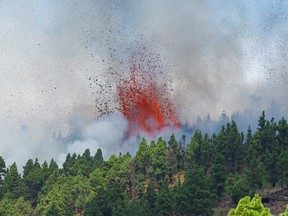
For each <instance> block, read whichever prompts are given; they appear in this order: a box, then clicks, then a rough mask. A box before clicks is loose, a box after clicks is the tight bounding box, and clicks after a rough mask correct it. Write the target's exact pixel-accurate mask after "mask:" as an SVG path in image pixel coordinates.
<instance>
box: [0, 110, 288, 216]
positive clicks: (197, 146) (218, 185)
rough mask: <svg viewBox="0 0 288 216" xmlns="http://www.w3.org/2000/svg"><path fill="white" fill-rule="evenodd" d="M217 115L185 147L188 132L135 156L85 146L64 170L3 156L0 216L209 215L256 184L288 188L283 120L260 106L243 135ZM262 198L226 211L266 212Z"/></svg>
mask: <svg viewBox="0 0 288 216" xmlns="http://www.w3.org/2000/svg"><path fill="white" fill-rule="evenodd" d="M221 119H222V121H223V123H225V124H226V125H223V127H222V128H221V130H220V132H219V133H217V134H216V133H215V134H213V135H212V136H208V134H205V135H204V136H202V133H201V131H199V130H196V132H195V133H194V134H193V136H192V138H191V141H190V142H189V143H188V144H187V148H186V143H185V141H186V136H185V135H183V136H182V139H180V141H177V140H176V137H175V135H174V134H172V135H171V136H170V138H169V140H168V142H167V144H166V141H165V140H163V139H162V138H161V137H160V138H159V139H158V140H157V143H155V142H154V141H151V143H150V145H148V143H147V141H146V140H145V139H144V138H143V139H142V140H141V142H140V144H139V148H138V149H137V151H136V155H135V156H134V157H132V156H131V155H130V154H129V153H126V154H121V153H120V154H119V155H118V156H116V155H111V157H110V158H109V159H108V160H104V159H103V155H102V150H101V149H98V150H97V152H96V154H95V155H94V156H91V154H90V150H89V149H86V150H85V151H84V152H83V154H82V155H80V154H78V155H76V154H68V155H67V157H66V160H65V162H64V163H63V168H59V167H58V164H57V163H56V162H55V161H54V160H53V159H52V160H51V161H50V163H49V164H48V163H47V162H46V161H44V162H43V164H42V165H40V164H39V162H38V160H37V159H36V160H34V161H33V160H32V159H29V160H28V161H27V163H26V164H25V166H24V167H23V176H21V174H20V173H19V172H18V169H17V165H16V163H13V164H12V165H11V166H10V167H9V168H8V169H6V164H5V161H4V159H3V158H2V157H1V156H0V215H31V214H32V215H61V216H62V215H83V214H84V215H103V216H104V215H105V216H111V215H119V216H121V215H125V216H126V215H127V216H130V215H131V216H132V215H139V216H141V215H181V216H182V215H195V216H196V215H212V213H213V208H212V207H213V202H214V201H215V198H217V199H222V198H223V197H226V196H227V198H231V199H232V201H233V202H234V203H235V204H236V203H237V202H238V201H239V199H241V198H242V197H245V196H247V195H251V194H254V192H255V191H256V189H261V188H267V187H274V186H280V187H285V186H287V185H288V166H287V164H288V148H287V146H288V124H287V121H286V120H285V119H284V118H282V119H281V120H280V121H279V122H278V123H276V122H275V121H274V119H273V118H272V119H271V120H266V117H265V113H264V112H263V113H262V116H261V117H260V118H259V121H258V129H257V131H255V133H252V130H251V128H248V131H247V138H246V140H245V141H244V135H243V133H241V132H240V131H238V127H237V125H236V122H234V121H231V122H228V119H227V116H226V114H225V113H223V114H222V117H221ZM227 122H228V123H227ZM177 175H178V183H177V177H176V176H177ZM180 178H181V181H180ZM183 180H184V183H183ZM259 200H260V199H259V197H257V196H255V197H254V198H253V199H252V201H250V200H248V198H245V199H243V200H241V201H240V202H239V205H238V207H237V208H236V209H234V210H231V215H235V214H236V215H243V214H242V213H239V212H241V211H246V212H247V214H248V213H249V214H250V215H253V214H254V215H261V214H263V215H269V214H268V213H267V209H265V208H264V210H263V205H262V204H261V200H260V202H259ZM261 209H262V210H261ZM31 212H33V213H31ZM251 212H252V213H251ZM255 212H256V213H255ZM259 212H260V213H259ZM261 212H263V213H261ZM287 212H288V210H286V212H285V213H283V215H287V214H288V213H287Z"/></svg>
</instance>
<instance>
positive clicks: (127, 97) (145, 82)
mask: <svg viewBox="0 0 288 216" xmlns="http://www.w3.org/2000/svg"><path fill="white" fill-rule="evenodd" d="M138 72H141V67H140V66H139V67H136V66H135V64H134V65H133V67H132V68H131V72H130V78H129V79H127V80H123V81H122V83H120V85H118V87H117V90H118V95H119V99H120V111H121V112H122V114H123V115H124V116H125V117H126V118H127V119H128V121H129V124H130V126H129V127H130V128H129V129H130V130H129V131H130V133H131V131H132V133H135V132H136V131H137V130H142V131H145V132H148V133H153V132H156V131H159V130H161V129H163V128H164V127H166V126H168V125H169V126H174V127H176V128H178V127H179V126H180V123H179V121H178V119H177V117H176V115H175V110H174V106H173V104H172V101H171V99H170V98H169V94H168V91H167V89H166V88H165V87H164V86H160V85H158V84H157V82H156V80H155V79H156V77H151V76H150V75H148V74H145V73H141V74H140V75H138Z"/></svg>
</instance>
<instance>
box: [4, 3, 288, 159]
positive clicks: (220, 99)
mask: <svg viewBox="0 0 288 216" xmlns="http://www.w3.org/2000/svg"><path fill="white" fill-rule="evenodd" d="M287 4H288V3H287V2H285V1H280V0H279V1H273V2H270V1H261V2H257V3H251V1H248V0H247V1H242V2H241V3H238V2H231V1H205V0H204V1H181V2H180V1H179V2H178V1H165V3H163V1H154V0H148V1H132V0H131V1H97V2H95V1H92V0H88V1H85V2H83V3H79V2H78V1H74V0H69V1H68V0H67V1H61V2H59V1H49V3H47V2H46V3H45V2H44V1H40V2H38V3H37V4H32V3H22V2H18V3H17V4H15V3H13V2H12V1H9V2H8V1H1V2H0V6H1V7H0V14H1V16H0V24H1V28H2V29H1V31H0V38H1V49H0V53H1V56H2V57H3V58H1V59H0V70H1V79H0V94H1V115H0V120H1V122H3V124H2V125H1V128H0V133H1V134H0V135H1V136H0V143H1V148H0V154H1V155H3V157H4V158H5V160H6V161H7V162H8V163H11V162H12V161H17V162H19V164H23V163H24V162H25V161H26V160H27V159H28V158H31V157H38V158H39V159H40V160H44V159H45V160H50V158H52V157H54V158H56V159H58V158H63V157H64V155H65V154H67V153H68V152H72V151H76V153H82V152H81V151H82V150H83V148H84V146H89V147H90V148H91V152H93V151H94V152H95V151H96V149H97V148H98V147H102V149H103V150H104V151H106V156H108V155H110V154H111V153H117V152H119V151H126V150H127V151H130V150H131V149H133V148H132V147H131V143H133V142H132V141H131V140H130V141H129V142H128V141H127V142H126V144H125V143H124V144H123V139H124V138H123V137H125V134H126V133H127V128H129V123H128V122H127V119H125V118H123V116H121V115H119V113H118V114H114V113H115V112H117V110H118V109H119V107H120V101H119V97H118V94H117V86H119V84H121V80H123V79H124V80H128V79H129V75H130V68H131V59H133V56H135V55H134V54H135V52H136V53H137V52H138V51H139V49H141V48H143V47H146V48H147V50H148V52H149V54H148V58H147V59H146V60H145V61H150V63H149V64H146V65H150V66H152V67H153V68H154V72H153V73H154V74H157V77H159V80H160V82H162V83H160V86H161V85H163V84H164V83H167V88H169V89H168V90H169V91H168V93H169V95H170V97H171V102H172V103H173V104H174V105H173V106H174V107H175V115H176V116H177V117H178V118H179V121H180V122H181V123H182V124H185V123H186V122H188V123H189V124H190V125H193V124H196V125H198V126H199V127H204V128H206V130H207V131H213V130H215V129H217V128H218V119H219V116H220V114H221V113H222V112H223V110H225V113H226V116H225V115H222V117H221V119H220V122H225V121H227V116H231V115H232V114H233V113H237V112H239V114H238V115H234V116H233V118H236V120H238V121H239V122H241V129H243V130H244V129H245V130H246V128H245V127H246V125H249V122H250V121H251V122H255V119H257V118H258V116H259V115H260V114H261V111H262V110H264V109H266V110H267V109H268V111H269V113H270V116H271V115H274V116H276V118H279V117H280V116H282V115H284V114H285V113H287V100H286V92H287V76H286V74H287V73H286V65H287V53H288V52H287V40H286V38H287V23H286V22H287V21H286V18H287V11H288V10H287ZM15 14H17V16H15ZM19 35H22V36H21V37H20V36H19ZM151 62H152V64H151ZM120 78H121V79H120ZM23 83H25V85H23ZM171 89H173V91H172V90H171ZM273 100H274V102H273V103H272V101H273ZM95 106H96V107H95ZM103 113H104V114H105V115H103ZM208 113H209V114H210V118H207V117H206V116H207V114H208ZM106 114H108V117H107V115H106ZM198 115H199V116H200V117H201V118H197V116H198ZM98 116H101V118H100V119H98V120H97V118H98ZM252 118H254V119H253V120H252ZM256 122H257V121H256ZM102 124H104V125H106V127H105V128H106V129H105V131H101V133H100V130H98V129H97V130H95V134H94V135H93V136H91V134H90V133H88V132H87V130H88V128H91V127H92V128H93V125H94V126H95V125H102ZM119 124H120V125H121V128H120V130H119V128H118V126H119ZM219 124H220V123H219ZM22 126H23V127H22ZM242 126H243V128H242ZM99 127H100V126H99ZM101 127H102V126H101ZM89 130H90V129H89ZM103 130H104V129H103ZM167 130H168V129H167ZM169 130H170V129H169ZM92 131H93V130H92ZM97 131H98V132H97ZM169 132H171V131H169ZM53 133H54V136H53ZM89 134H90V135H89ZM101 134H107V136H108V137H109V136H110V137H109V141H107V142H108V144H107V142H106V141H105V139H104V137H103V136H101ZM160 135H163V133H162V134H160ZM108 137H107V139H108ZM111 137H113V139H112V138H111ZM110 138H111V140H110ZM102 139H103V140H102ZM47 146H49V147H47ZM106 146H107V148H106ZM132 151H133V150H132ZM59 160H60V159H59Z"/></svg>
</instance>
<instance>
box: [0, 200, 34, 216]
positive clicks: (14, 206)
mask: <svg viewBox="0 0 288 216" xmlns="http://www.w3.org/2000/svg"><path fill="white" fill-rule="evenodd" d="M31 213H32V207H31V205H30V203H28V202H26V201H25V200H24V198H23V197H20V198H19V199H18V200H17V201H13V200H11V199H9V198H7V197H5V198H4V199H2V200H1V202H0V215H3V216H30V215H31Z"/></svg>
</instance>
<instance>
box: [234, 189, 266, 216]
mask: <svg viewBox="0 0 288 216" xmlns="http://www.w3.org/2000/svg"><path fill="white" fill-rule="evenodd" d="M228 215H229V216H242V215H243V216H246V215H251V216H269V215H272V214H271V213H270V209H268V208H265V207H264V206H263V204H262V201H261V197H260V196H259V195H258V194H255V195H254V197H253V199H252V200H250V197H249V196H246V197H244V198H242V199H241V200H240V201H239V203H238V205H237V207H236V209H231V210H230V211H229V214H228Z"/></svg>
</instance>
